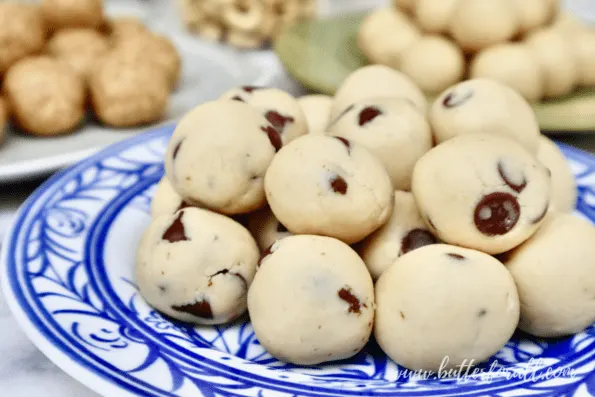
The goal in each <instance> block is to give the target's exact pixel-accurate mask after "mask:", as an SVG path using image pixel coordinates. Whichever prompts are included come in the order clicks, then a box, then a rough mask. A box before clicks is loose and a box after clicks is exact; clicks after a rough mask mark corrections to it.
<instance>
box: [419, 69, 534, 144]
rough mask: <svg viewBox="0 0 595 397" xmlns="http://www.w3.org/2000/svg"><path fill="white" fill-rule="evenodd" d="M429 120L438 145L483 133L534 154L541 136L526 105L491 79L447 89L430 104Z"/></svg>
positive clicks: (471, 81)
mask: <svg viewBox="0 0 595 397" xmlns="http://www.w3.org/2000/svg"><path fill="white" fill-rule="evenodd" d="M429 120H430V124H431V126H432V130H433V132H434V138H435V139H436V142H437V143H438V144H440V143H442V142H445V141H447V140H449V139H451V138H453V137H455V136H457V135H464V134H472V133H477V132H482V133H490V134H496V135H503V136H507V137H509V138H512V139H515V140H516V141H518V142H519V143H521V144H522V145H523V146H524V147H525V148H527V150H529V151H531V152H532V153H535V152H536V150H537V145H538V143H539V136H540V134H541V132H540V130H539V123H538V122H537V118H536V116H535V113H534V112H533V108H532V107H531V106H530V105H529V103H527V101H526V100H525V99H524V98H523V97H522V96H521V95H520V94H519V93H518V92H516V91H515V90H513V89H512V88H510V87H509V86H507V85H505V84H503V83H500V82H498V81H496V80H492V79H483V78H482V79H472V80H467V81H464V82H462V83H459V84H457V85H455V86H453V87H451V88H449V89H447V90H446V91H444V92H443V93H442V94H440V96H439V97H438V98H437V99H436V100H435V101H434V103H433V104H432V107H431V109H430V115H429Z"/></svg>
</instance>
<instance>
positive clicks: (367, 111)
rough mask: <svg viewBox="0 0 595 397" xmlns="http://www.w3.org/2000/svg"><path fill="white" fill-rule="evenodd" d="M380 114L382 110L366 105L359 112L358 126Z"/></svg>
mask: <svg viewBox="0 0 595 397" xmlns="http://www.w3.org/2000/svg"><path fill="white" fill-rule="evenodd" d="M381 114H382V111H381V110H380V109H378V108H377V107H375V106H368V107H366V108H364V109H362V111H361V112H359V125H360V127H363V126H364V125H366V124H368V123H369V122H371V121H372V120H374V119H375V118H376V117H378V116H380V115H381Z"/></svg>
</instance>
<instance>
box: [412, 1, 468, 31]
mask: <svg viewBox="0 0 595 397" xmlns="http://www.w3.org/2000/svg"><path fill="white" fill-rule="evenodd" d="M458 1H459V0H417V1H416V3H417V4H416V6H415V20H416V21H417V24H418V26H419V27H421V29H422V30H423V31H425V32H428V33H445V32H446V31H447V30H448V23H449V21H450V19H451V17H452V14H453V12H454V9H455V6H456V5H457V2H458Z"/></svg>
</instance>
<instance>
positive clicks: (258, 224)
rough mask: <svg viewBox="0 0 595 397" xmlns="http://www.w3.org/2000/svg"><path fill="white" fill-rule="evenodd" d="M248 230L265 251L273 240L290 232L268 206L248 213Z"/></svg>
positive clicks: (286, 235)
mask: <svg viewBox="0 0 595 397" xmlns="http://www.w3.org/2000/svg"><path fill="white" fill-rule="evenodd" d="M248 230H250V232H251V233H252V235H253V236H254V238H255V239H256V242H257V243H258V246H259V247H260V250H261V251H265V250H266V249H267V248H269V247H270V246H271V245H272V244H273V243H274V242H275V241H277V240H281V239H282V238H285V237H289V236H291V235H292V234H291V233H290V232H289V230H287V228H286V227H285V226H283V224H282V223H281V222H279V220H278V219H277V218H275V214H273V212H272V211H271V209H270V208H268V207H266V208H262V209H260V210H258V211H254V212H251V213H250V214H248Z"/></svg>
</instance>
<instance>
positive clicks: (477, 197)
mask: <svg viewBox="0 0 595 397" xmlns="http://www.w3.org/2000/svg"><path fill="white" fill-rule="evenodd" d="M550 190H551V185H550V177H549V174H548V172H547V169H546V168H545V167H544V166H543V165H542V164H541V163H539V161H537V159H536V158H535V157H534V155H533V154H531V153H530V152H528V151H527V150H526V149H525V148H523V147H522V146H521V145H520V144H518V143H517V142H515V141H513V140H512V139H510V138H506V137H502V136H498V135H494V134H479V133H477V134H466V135H460V136H458V137H456V138H453V139H451V140H449V141H448V142H445V143H443V144H441V145H439V146H436V147H435V148H434V149H432V150H430V151H429V152H428V153H427V154H426V155H425V156H424V157H422V158H421V159H420V160H419V161H418V163H417V165H416V166H415V170H414V171H413V181H412V192H413V196H414V197H415V201H416V203H417V206H418V208H419V211H420V213H421V214H422V216H423V217H424V219H425V221H426V224H427V225H428V226H429V227H430V230H431V231H432V232H433V233H434V234H436V236H437V237H438V238H439V239H440V240H442V241H444V242H446V243H448V244H454V245H460V246H461V247H467V248H472V249H477V250H480V251H483V252H486V253H489V254H499V253H502V252H505V251H508V250H510V249H512V248H514V247H516V246H518V245H519V244H521V243H522V242H523V241H525V240H526V239H528V238H529V237H531V235H532V234H533V233H535V231H536V230H537V228H538V227H539V225H540V224H541V223H542V222H543V219H544V217H545V216H546V214H547V212H548V209H549V205H550Z"/></svg>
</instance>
